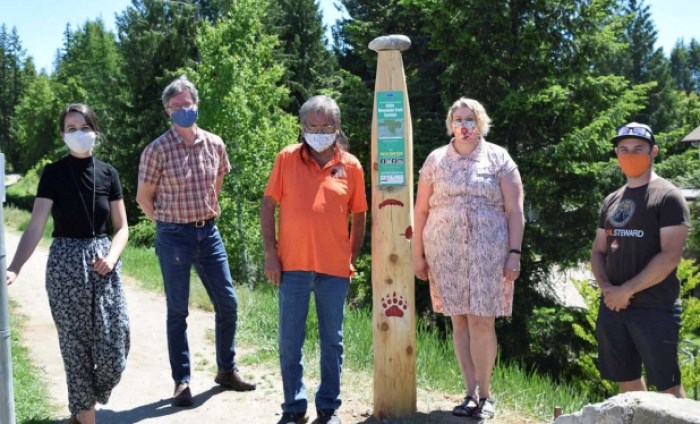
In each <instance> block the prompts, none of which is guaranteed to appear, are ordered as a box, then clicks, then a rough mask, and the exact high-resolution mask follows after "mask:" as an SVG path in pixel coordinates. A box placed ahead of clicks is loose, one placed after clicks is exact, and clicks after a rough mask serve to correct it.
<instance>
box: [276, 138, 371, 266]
mask: <svg viewBox="0 0 700 424" xmlns="http://www.w3.org/2000/svg"><path fill="white" fill-rule="evenodd" d="M364 181H365V180H364V172H363V171H362V165H360V162H359V161H358V160H357V158H356V157H355V156H353V155H351V154H350V153H348V152H345V151H343V150H341V149H338V148H336V152H335V156H334V157H333V159H331V160H330V161H329V162H328V163H327V164H326V166H324V167H323V169H321V167H320V166H319V165H318V163H316V161H314V160H313V158H311V156H310V155H309V153H308V152H307V151H306V150H305V149H303V148H302V144H293V145H290V146H287V147H285V148H284V149H282V151H281V152H280V153H279V154H278V155H277V158H276V159H275V165H274V167H273V168H272V173H271V174H270V179H269V180H268V182H267V188H266V189H265V196H270V197H272V198H273V199H275V201H277V203H278V204H279V207H280V212H279V236H278V242H277V253H278V254H279V257H280V261H281V262H282V271H315V272H318V273H322V274H328V275H333V276H339V277H348V276H349V275H350V256H351V251H350V230H349V225H348V224H349V217H350V214H351V213H360V212H365V211H366V210H367V199H366V198H365V182H364Z"/></svg>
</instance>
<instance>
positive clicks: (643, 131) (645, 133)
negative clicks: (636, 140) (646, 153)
mask: <svg viewBox="0 0 700 424" xmlns="http://www.w3.org/2000/svg"><path fill="white" fill-rule="evenodd" d="M617 135H636V136H639V137H646V138H653V137H654V134H652V133H651V131H649V129H648V128H644V127H628V126H624V127H620V128H618V129H617Z"/></svg>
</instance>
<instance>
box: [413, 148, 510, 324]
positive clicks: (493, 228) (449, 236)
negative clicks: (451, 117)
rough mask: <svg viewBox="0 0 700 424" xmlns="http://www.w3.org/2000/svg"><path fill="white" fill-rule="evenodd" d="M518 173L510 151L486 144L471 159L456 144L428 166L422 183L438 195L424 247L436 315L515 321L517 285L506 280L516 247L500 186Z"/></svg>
mask: <svg viewBox="0 0 700 424" xmlns="http://www.w3.org/2000/svg"><path fill="white" fill-rule="evenodd" d="M516 168H517V166H516V164H515V162H513V160H512V159H511V157H510V155H509V154H508V152H507V151H506V150H505V149H503V148H502V147H500V146H497V145H495V144H492V143H489V142H487V141H486V140H484V139H483V138H482V139H481V140H480V141H479V143H478V144H477V147H476V148H475V149H474V151H473V152H472V153H471V154H469V155H468V156H462V155H460V154H459V153H458V152H457V151H456V150H455V148H454V146H453V144H452V143H450V144H448V145H447V146H443V147H441V148H439V149H436V150H434V151H433V152H432V153H431V154H430V155H429V156H428V158H427V159H426V161H425V163H424V164H423V168H421V171H420V178H421V179H422V180H423V181H424V182H426V183H427V184H429V185H430V186H432V189H433V193H432V195H431V196H430V199H429V207H430V212H429V215H428V220H427V222H426V225H425V229H424V231H423V244H424V248H425V258H426V261H427V263H428V267H429V268H430V271H429V280H430V296H431V300H432V304H433V309H434V310H435V311H436V312H439V313H442V314H445V315H448V316H453V315H465V314H470V315H479V316H509V315H511V312H512V308H513V283H512V282H505V280H504V279H503V265H504V264H505V261H506V257H507V255H508V250H509V247H510V246H509V244H508V243H509V239H508V221H507V219H506V213H505V209H504V203H503V193H502V192H501V186H500V182H501V178H503V176H505V175H508V174H509V173H511V172H513V171H514V170H515V169H516Z"/></svg>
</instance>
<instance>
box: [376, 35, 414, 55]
mask: <svg viewBox="0 0 700 424" xmlns="http://www.w3.org/2000/svg"><path fill="white" fill-rule="evenodd" d="M409 47H411V39H410V38H408V37H406V36H405V35H401V34H392V35H382V36H381V37H377V38H375V39H374V40H372V41H370V43H369V48H370V49H372V50H374V51H375V52H379V51H383V50H400V51H404V50H408V48H409Z"/></svg>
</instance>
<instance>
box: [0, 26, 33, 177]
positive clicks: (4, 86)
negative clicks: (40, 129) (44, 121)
mask: <svg viewBox="0 0 700 424" xmlns="http://www.w3.org/2000/svg"><path fill="white" fill-rule="evenodd" d="M25 60H26V52H25V51H24V49H23V48H22V43H21V41H20V38H19V35H18V34H17V28H12V31H11V32H8V31H7V27H6V26H5V25H4V24H3V25H2V26H0V128H2V129H3V130H2V131H0V151H2V152H3V153H5V155H6V157H5V160H6V161H7V163H8V164H9V165H10V166H12V164H14V163H15V162H16V161H17V156H18V154H19V150H18V148H17V144H16V143H15V140H13V139H12V136H11V132H10V131H9V128H10V126H11V121H12V115H13V113H14V109H15V106H17V104H18V103H19V101H20V99H21V97H22V95H23V92H24V90H25V89H26V86H27V84H28V83H29V80H30V78H32V77H33V75H32V73H31V72H30V73H29V74H27V73H26V72H25V71H24V69H23V68H24V63H25ZM32 69H33V66H32Z"/></svg>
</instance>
